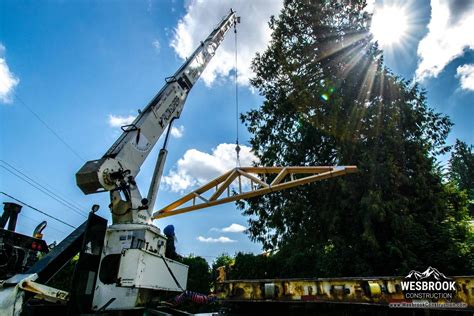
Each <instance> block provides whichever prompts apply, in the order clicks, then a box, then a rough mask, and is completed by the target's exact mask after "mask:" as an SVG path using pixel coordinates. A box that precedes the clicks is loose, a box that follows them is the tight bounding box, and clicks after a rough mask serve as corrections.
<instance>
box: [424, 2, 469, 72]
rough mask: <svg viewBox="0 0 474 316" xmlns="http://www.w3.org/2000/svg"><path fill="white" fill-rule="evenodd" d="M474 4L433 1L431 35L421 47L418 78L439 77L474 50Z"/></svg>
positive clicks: (430, 23)
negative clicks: (447, 67)
mask: <svg viewBox="0 0 474 316" xmlns="http://www.w3.org/2000/svg"><path fill="white" fill-rule="evenodd" d="M473 3H474V2H473V1H469V0H467V1H456V2H455V1H450V0H431V20H430V22H429V24H428V34H426V36H425V37H424V38H423V39H422V40H421V41H420V43H419V45H418V57H419V62H418V68H417V70H416V78H417V79H418V80H421V81H422V80H424V79H426V78H429V77H435V78H436V77H437V76H438V74H439V73H440V72H441V71H443V69H444V67H446V65H448V64H449V63H450V62H451V61H453V60H454V59H456V58H458V57H460V56H462V55H463V54H464V52H465V50H468V49H474V36H472V30H473V29H474V14H473V13H472V12H473V11H472V9H473V6H474V4H473Z"/></svg>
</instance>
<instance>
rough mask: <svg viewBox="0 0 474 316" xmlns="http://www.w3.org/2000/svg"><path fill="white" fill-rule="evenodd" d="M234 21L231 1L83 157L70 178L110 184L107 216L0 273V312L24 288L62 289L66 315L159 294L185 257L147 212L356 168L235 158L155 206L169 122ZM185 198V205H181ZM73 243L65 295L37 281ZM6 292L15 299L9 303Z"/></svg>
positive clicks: (214, 201) (139, 302) (182, 273)
mask: <svg viewBox="0 0 474 316" xmlns="http://www.w3.org/2000/svg"><path fill="white" fill-rule="evenodd" d="M239 22H240V18H239V17H237V16H236V14H235V11H233V10H230V12H229V13H228V14H227V15H226V16H225V17H224V18H223V20H222V21H221V22H220V23H219V24H218V25H217V26H216V27H215V28H214V29H213V30H212V32H211V33H210V34H209V36H208V37H207V38H206V39H205V40H204V41H202V42H201V43H200V45H199V47H197V49H196V50H195V51H194V53H193V54H192V55H191V56H190V57H189V58H188V59H187V60H186V61H185V62H184V64H183V65H182V66H181V67H180V68H179V69H178V70H177V71H176V72H175V74H174V75H172V76H170V77H168V78H166V79H165V85H164V86H163V87H162V88H161V90H159V92H158V93H157V94H156V96H155V97H154V98H153V99H152V100H151V101H150V102H149V103H148V104H147V105H146V106H145V107H144V109H143V110H141V111H139V114H138V116H137V117H136V118H135V119H134V121H133V122H132V123H131V124H128V125H125V126H122V131H123V132H122V134H121V135H120V137H119V138H118V139H117V140H116V141H115V143H114V144H113V145H112V146H111V147H110V148H109V149H108V150H107V152H106V153H105V154H104V155H103V157H102V158H100V159H96V160H91V161H88V162H86V163H85V164H84V165H83V166H82V168H80V170H79V171H78V172H77V173H76V183H77V185H78V187H79V188H80V189H81V190H82V192H83V193H84V194H94V193H100V192H108V193H109V195H110V204H109V208H110V211H111V213H112V225H110V226H108V227H106V224H107V221H106V220H105V219H103V218H101V217H99V216H97V215H95V214H94V213H95V212H96V211H97V209H98V206H97V205H94V206H93V211H92V212H91V213H90V215H89V219H88V221H86V222H85V223H84V224H83V225H81V226H80V227H79V228H77V229H76V230H75V231H74V232H73V233H71V234H70V235H69V236H68V237H66V239H65V240H64V241H63V242H61V243H60V244H59V245H58V246H57V247H56V248H53V250H52V251H51V252H50V253H49V254H48V255H47V256H45V258H43V259H42V260H40V261H39V262H38V263H37V264H36V265H34V266H33V267H32V268H31V269H30V270H29V271H27V272H26V274H25V275H17V276H14V277H12V278H10V279H9V280H6V281H5V282H4V285H8V286H9V288H10V290H9V291H6V290H2V291H0V312H4V313H5V314H6V315H8V314H15V306H14V305H19V302H20V301H21V300H20V299H19V298H18V297H20V296H21V295H20V294H21V293H22V292H21V291H29V292H33V293H36V294H37V295H40V296H41V297H43V298H49V299H51V300H53V301H54V300H55V299H58V297H61V300H62V301H69V311H70V313H72V314H78V313H79V314H80V313H90V312H109V311H110V312H113V311H127V310H134V309H136V308H140V307H143V306H147V305H150V304H153V303H156V302H157V301H158V300H159V299H160V294H159V293H169V292H182V291H184V290H185V289H186V285H187V275H188V266H186V265H184V264H182V263H180V262H177V261H175V260H172V259H170V258H167V257H166V256H165V250H166V240H167V238H166V236H165V235H163V234H162V232H161V230H160V229H159V228H158V227H157V226H155V225H154V224H153V220H154V219H158V218H162V217H165V216H171V215H177V214H182V213H186V212H190V211H194V210H198V209H202V208H205V207H210V206H214V205H219V204H222V203H228V202H232V201H236V200H239V199H246V198H250V197H255V196H259V195H263V194H267V193H270V192H276V191H279V190H283V189H287V188H291V187H295V186H298V185H303V184H306V183H310V182H314V181H319V180H324V179H328V178H332V177H337V176H341V175H344V174H347V173H351V172H355V170H356V169H357V168H356V167H355V166H319V167H313V166H307V167H237V168H235V169H233V170H230V171H228V172H227V173H225V174H223V175H221V176H219V177H218V178H216V179H214V180H212V181H210V182H209V183H207V184H205V185H203V186H202V187H200V188H198V189H197V190H195V191H193V192H192V193H190V194H188V195H186V196H184V197H182V198H180V199H179V200H178V201H176V202H173V203H171V204H170V205H168V206H167V207H165V208H163V209H161V210H159V211H156V212H153V210H152V209H153V206H154V204H155V200H156V195H157V191H158V188H159V183H160V180H161V176H162V173H163V168H164V163H165V160H166V156H167V153H168V152H167V149H166V147H167V143H168V138H169V133H170V130H171V126H172V124H173V121H174V120H176V119H178V118H179V117H180V115H181V113H182V111H183V107H184V104H185V101H186V98H187V96H188V94H189V92H190V90H191V89H192V87H193V86H194V85H195V83H196V82H197V80H198V79H199V77H200V75H201V74H202V72H203V71H204V69H205V68H206V66H207V65H208V64H209V62H210V61H211V59H212V57H213V56H214V55H215V53H216V50H217V49H218V47H219V46H220V44H221V43H222V41H223V40H224V37H225V35H226V33H227V32H228V31H229V30H230V29H231V28H232V27H234V31H236V25H237V23H239ZM163 134H165V139H164V145H163V148H162V149H161V150H160V152H159V154H158V158H157V163H156V165H155V170H154V173H153V177H152V180H151V183H150V187H149V189H148V193H147V195H146V197H143V196H142V194H141V192H140V190H139V188H138V186H137V183H136V177H137V175H138V174H139V172H140V168H141V166H142V164H143V163H144V162H145V160H146V159H147V157H148V156H149V154H150V152H151V151H152V149H153V147H154V146H155V145H156V144H157V142H158V140H159V139H160V137H161V136H162V135H163ZM243 181H246V182H248V183H249V184H247V185H245V184H243ZM232 185H234V187H233V188H232V193H231V187H232ZM234 188H236V189H235V190H234ZM213 189H215V191H213ZM225 191H227V196H225V194H224V192H225ZM206 194H207V195H206ZM197 200H198V201H197ZM187 203H188V204H189V203H190V204H191V205H188V206H186V204H187ZM179 207H181V208H179ZM77 249H80V257H79V261H78V264H77V266H76V269H75V272H74V276H73V287H72V290H71V291H72V293H71V294H70V296H68V295H69V294H68V293H64V291H59V290H56V289H54V288H50V287H48V286H45V285H44V284H41V282H47V281H48V280H50V279H51V278H52V277H53V275H54V274H55V273H56V270H57V269H60V268H61V267H62V266H64V264H65V262H67V260H70V258H71V256H73V255H75V254H76V253H77ZM74 251H76V252H74ZM19 293H20V294H19ZM19 295H20V296H19ZM12 297H14V298H15V299H14V300H13V303H11V304H10V305H9V304H8V302H9V301H8V299H9V298H12ZM2 298H4V300H3V301H2ZM23 298H24V297H23ZM23 298H22V299H23ZM5 302H6V303H5ZM12 304H13V307H12ZM20 305H21V304H20ZM16 311H18V309H17V310H16ZM71 311H72V312H71Z"/></svg>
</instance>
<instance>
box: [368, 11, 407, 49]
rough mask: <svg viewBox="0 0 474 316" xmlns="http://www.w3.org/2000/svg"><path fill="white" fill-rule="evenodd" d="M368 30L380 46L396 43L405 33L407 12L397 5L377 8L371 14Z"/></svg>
mask: <svg viewBox="0 0 474 316" xmlns="http://www.w3.org/2000/svg"><path fill="white" fill-rule="evenodd" d="M370 31H371V32H372V34H373V36H374V40H376V41H377V42H378V43H379V45H380V46H392V45H395V44H398V43H400V42H401V41H402V40H403V39H404V37H405V36H406V35H407V31H408V18H407V13H406V12H405V10H404V9H403V8H402V7H398V6H384V7H380V8H377V9H376V10H375V11H374V15H373V16H372V25H371V27H370Z"/></svg>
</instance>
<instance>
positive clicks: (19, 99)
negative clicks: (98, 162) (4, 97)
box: [13, 92, 86, 162]
mask: <svg viewBox="0 0 474 316" xmlns="http://www.w3.org/2000/svg"><path fill="white" fill-rule="evenodd" d="M13 95H14V96H15V97H16V98H17V100H18V101H20V103H21V104H22V105H23V106H24V107H25V108H26V109H27V110H28V111H29V112H30V113H31V114H33V116H34V117H36V119H38V121H40V122H41V123H42V124H43V125H44V126H45V127H46V128H47V129H48V130H49V131H50V132H51V133H52V134H53V135H54V136H56V138H57V139H58V140H59V141H60V142H61V143H63V145H65V146H66V147H67V148H68V149H69V150H70V151H71V152H72V153H73V154H74V155H75V156H76V157H77V158H79V159H80V160H81V161H82V162H85V161H86V160H85V159H84V158H82V157H81V155H79V153H78V152H77V151H75V150H74V148H73V147H72V146H71V145H69V144H68V143H67V142H66V141H65V140H64V139H63V138H62V137H61V136H59V134H58V133H57V132H56V131H55V130H54V129H53V128H52V127H51V126H49V125H48V123H46V122H45V121H44V120H43V119H42V118H41V117H40V116H39V115H38V114H37V113H36V112H35V111H33V109H31V108H30V107H29V106H28V105H27V104H26V103H25V102H24V101H23V100H22V99H21V98H20V96H19V95H18V94H17V93H15V92H13Z"/></svg>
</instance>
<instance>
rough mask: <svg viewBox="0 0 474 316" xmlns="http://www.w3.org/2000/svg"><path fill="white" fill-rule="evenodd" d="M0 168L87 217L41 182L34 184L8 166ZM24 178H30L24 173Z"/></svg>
mask: <svg viewBox="0 0 474 316" xmlns="http://www.w3.org/2000/svg"><path fill="white" fill-rule="evenodd" d="M0 167H1V168H3V169H5V170H6V171H8V172H9V173H11V174H12V175H14V176H15V177H17V178H18V179H20V180H22V181H24V182H26V183H28V184H29V185H31V186H32V187H34V188H35V189H37V190H39V191H41V192H43V193H44V194H46V195H47V196H49V197H50V198H52V199H53V200H55V201H57V202H58V203H60V204H62V205H63V206H65V207H67V208H69V209H70V210H72V211H73V212H74V213H76V214H78V215H80V216H82V217H84V218H85V217H87V216H85V215H84V214H83V213H81V210H80V209H78V208H76V207H74V206H71V205H70V203H68V202H67V201H63V199H62V198H61V197H59V196H57V195H56V194H55V193H54V192H51V191H50V190H48V189H47V188H44V187H43V186H42V185H41V184H35V183H31V182H30V181H28V180H27V179H25V178H23V177H22V176H20V175H18V174H17V173H15V172H13V171H12V170H10V169H9V168H7V167H6V166H4V165H0ZM20 174H21V172H20ZM25 177H26V178H28V179H31V178H29V177H28V176H26V175H25ZM31 181H33V182H36V181H34V180H32V179H31Z"/></svg>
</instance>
